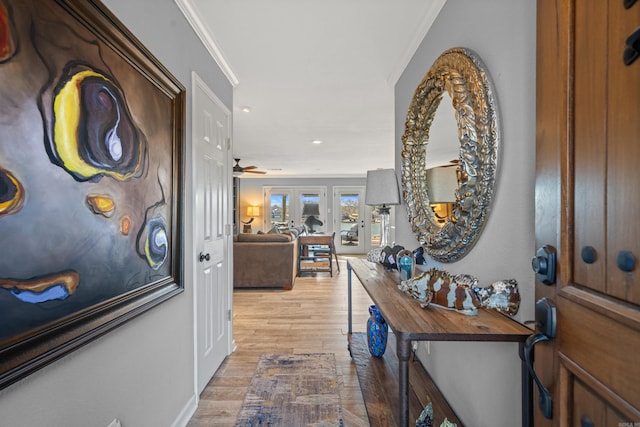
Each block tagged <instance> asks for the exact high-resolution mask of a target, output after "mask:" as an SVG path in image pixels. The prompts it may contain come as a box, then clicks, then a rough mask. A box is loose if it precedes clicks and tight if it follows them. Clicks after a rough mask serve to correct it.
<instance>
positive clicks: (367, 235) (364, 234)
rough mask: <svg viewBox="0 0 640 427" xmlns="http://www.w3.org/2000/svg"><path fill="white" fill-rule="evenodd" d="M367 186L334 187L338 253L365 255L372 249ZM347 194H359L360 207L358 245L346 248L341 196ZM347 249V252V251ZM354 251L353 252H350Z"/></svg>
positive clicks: (334, 226)
mask: <svg viewBox="0 0 640 427" xmlns="http://www.w3.org/2000/svg"><path fill="white" fill-rule="evenodd" d="M365 190H366V186H364V185H336V186H335V187H333V230H334V231H335V232H336V242H339V243H336V244H335V246H336V251H337V252H338V253H343V254H364V253H367V252H368V251H369V250H370V249H371V214H370V212H371V208H370V207H369V206H367V205H365V204H364V198H365ZM345 193H357V194H358V197H359V199H360V200H359V206H358V218H359V219H358V221H357V224H358V227H359V228H358V245H356V246H354V247H353V248H346V247H345V246H343V245H342V236H341V232H342V229H341V228H342V227H341V223H342V218H341V212H340V196H341V195H342V194H345ZM345 249H347V250H345ZM350 249H352V250H350Z"/></svg>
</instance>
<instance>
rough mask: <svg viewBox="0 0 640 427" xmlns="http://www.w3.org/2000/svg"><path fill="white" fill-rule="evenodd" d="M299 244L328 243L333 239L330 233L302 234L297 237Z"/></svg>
mask: <svg viewBox="0 0 640 427" xmlns="http://www.w3.org/2000/svg"><path fill="white" fill-rule="evenodd" d="M298 240H299V241H300V244H301V245H330V244H331V242H332V241H333V235H331V234H303V235H301V236H300V237H298Z"/></svg>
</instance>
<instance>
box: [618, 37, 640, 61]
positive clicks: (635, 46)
mask: <svg viewBox="0 0 640 427" xmlns="http://www.w3.org/2000/svg"><path fill="white" fill-rule="evenodd" d="M638 56H640V28H637V29H636V30H635V31H634V32H633V33H631V35H630V36H629V37H628V38H627V41H626V43H625V47H624V53H623V55H622V60H623V61H624V65H631V64H633V62H634V61H635V60H636V59H638Z"/></svg>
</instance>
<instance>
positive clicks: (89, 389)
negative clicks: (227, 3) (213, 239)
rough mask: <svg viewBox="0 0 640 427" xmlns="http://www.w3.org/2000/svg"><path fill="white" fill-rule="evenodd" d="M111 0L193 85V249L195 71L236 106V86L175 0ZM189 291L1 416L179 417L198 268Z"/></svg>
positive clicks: (61, 422) (20, 395)
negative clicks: (193, 284)
mask: <svg viewBox="0 0 640 427" xmlns="http://www.w3.org/2000/svg"><path fill="white" fill-rule="evenodd" d="M106 4H107V6H108V7H109V8H110V9H111V10H112V11H113V12H114V13H115V14H116V15H117V16H118V17H119V18H120V19H121V20H122V21H123V23H124V24H125V25H126V26H127V27H128V28H129V29H130V30H131V31H132V32H133V34H134V35H135V36H136V37H138V38H139V39H140V40H141V41H142V43H143V44H144V45H145V46H146V47H147V48H148V49H149V50H150V51H151V52H152V53H153V54H154V55H155V56H156V57H157V58H158V59H159V60H160V62H162V63H163V64H164V65H165V66H166V67H167V68H168V69H169V71H171V72H172V73H173V74H174V75H175V76H176V77H177V78H178V79H179V80H180V81H181V82H182V84H183V85H184V86H185V88H186V89H187V92H188V95H187V135H186V145H187V147H186V150H185V152H186V155H185V162H186V165H185V166H186V167H185V188H186V192H185V198H186V199H185V200H186V203H185V224H184V227H185V228H184V236H186V240H185V242H184V247H185V259H194V258H193V250H192V248H191V246H192V245H191V238H190V236H192V228H193V225H192V220H191V218H192V215H193V212H192V209H191V206H192V205H193V203H190V202H189V200H192V199H193V197H192V194H191V187H192V185H191V175H192V166H191V155H190V153H191V143H190V141H191V132H190V123H191V71H192V70H195V71H196V72H197V73H198V74H199V76H200V77H201V78H202V79H203V80H204V81H205V82H206V83H207V84H208V85H209V87H210V88H211V89H212V90H213V91H214V92H215V93H216V95H217V96H218V97H219V98H220V99H221V100H222V101H223V102H224V103H225V105H226V106H227V107H228V108H229V109H231V107H232V97H233V91H232V87H231V85H230V84H229V83H228V82H227V80H226V78H225V77H224V75H223V74H222V72H221V71H220V69H219V68H218V67H217V65H216V64H215V62H214V61H213V59H211V56H210V55H209V53H208V52H207V50H206V49H205V48H204V46H203V45H202V44H201V42H200V41H199V39H198V38H197V37H196V35H195V33H194V32H193V30H192V29H191V27H190V26H189V25H188V23H187V21H186V19H184V17H183V15H182V13H181V12H180V10H179V9H178V7H177V6H176V5H175V4H174V2H173V1H172V0H137V1H130V0H109V1H107V2H106ZM184 271H185V284H186V286H185V292H184V293H182V294H180V295H179V296H177V297H174V298H172V299H171V300H169V301H167V302H165V303H163V304H161V305H160V306H158V307H156V308H154V309H152V310H151V311H149V312H147V313H145V314H143V315H142V316H140V317H138V318H136V319H134V320H132V321H130V322H128V323H126V324H125V325H124V326H122V327H120V328H118V329H117V330H115V331H112V332H110V333H109V334H107V335H106V336H104V337H102V338H99V339H98V340H96V341H94V342H92V343H91V344H88V345H87V346H85V347H83V348H81V349H80V350H78V351H75V352H74V353H72V354H71V355H69V356H67V357H64V358H63V359H61V360H59V361H57V362H54V363H53V364H52V365H50V366H48V367H46V368H44V369H42V370H40V371H38V372H36V373H35V374H33V375H31V376H29V377H27V378H26V379H25V380H23V381H20V382H18V383H16V384H14V385H12V386H10V387H8V388H6V389H4V390H2V391H0V414H1V415H0V424H1V425H2V426H3V427H18V426H29V427H38V426H69V427H74V426H78V427H91V426H99V427H105V426H107V425H108V424H109V423H110V422H111V421H112V420H113V419H114V418H116V417H117V418H119V419H120V420H121V421H122V425H123V426H124V427H145V426H149V427H157V426H170V425H172V424H173V423H174V422H176V421H177V422H178V424H179V423H181V422H182V421H184V419H188V416H189V413H188V411H189V410H190V409H191V408H192V407H193V405H195V398H196V395H195V391H194V376H193V373H194V351H193V348H194V339H193V335H194V333H193V301H192V298H193V293H192V287H191V283H192V281H193V274H192V272H191V268H190V266H189V265H187V266H185V270H184Z"/></svg>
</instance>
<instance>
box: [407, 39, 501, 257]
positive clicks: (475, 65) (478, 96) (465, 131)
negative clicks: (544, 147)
mask: <svg viewBox="0 0 640 427" xmlns="http://www.w3.org/2000/svg"><path fill="white" fill-rule="evenodd" d="M445 94H447V95H448V96H446V97H444V98H443V95H445ZM443 99H445V102H451V104H452V106H453V109H454V111H455V116H456V122H457V125H458V135H457V140H458V142H459V147H458V148H459V158H458V159H457V162H455V163H456V166H455V167H456V179H457V188H456V189H455V190H454V194H453V197H452V201H451V203H450V206H448V208H449V209H448V213H447V215H448V217H447V220H446V221H445V222H444V223H443V222H442V221H440V220H439V219H440V216H436V211H437V209H436V208H437V206H436V205H435V204H433V203H432V202H431V199H430V191H429V188H428V184H427V182H428V180H427V176H428V175H431V173H430V172H429V168H430V166H429V159H428V158H427V145H428V143H429V134H430V128H431V125H432V122H433V119H434V117H435V114H436V111H437V110H438V106H440V102H441V101H442V100H443ZM499 139H500V131H499V126H498V112H497V106H496V101H495V99H494V91H493V86H492V83H491V81H490V79H489V76H488V73H487V72H486V69H485V67H484V64H483V63H482V61H481V60H480V58H479V57H478V56H477V55H476V54H475V53H474V52H473V51H471V50H470V49H465V48H453V49H449V50H447V51H445V52H444V53H443V54H442V55H440V56H439V57H438V59H436V61H435V62H434V63H433V65H432V66H431V69H430V70H429V72H428V73H427V75H426V76H425V77H424V79H423V80H422V82H421V83H420V85H419V86H418V88H417V89H416V91H415V94H414V95H413V99H412V101H411V105H410V106H409V111H408V113H407V119H406V122H405V132H404V135H403V136H402V145H403V150H402V190H403V197H404V200H405V203H406V205H407V213H408V215H409V221H410V223H411V228H412V229H413V231H414V233H416V236H417V238H418V241H419V242H420V244H421V245H422V246H423V247H424V249H425V251H426V252H427V253H428V254H429V256H431V257H432V258H433V259H436V260H438V261H441V262H453V261H457V260H459V259H460V258H462V257H464V256H465V255H466V254H467V253H468V252H469V250H470V249H471V248H472V247H473V245H474V244H475V243H476V241H477V239H478V237H479V236H480V233H481V231H482V229H483V227H484V224H485V221H486V218H487V216H488V214H489V209H490V205H491V199H492V196H493V189H494V182H495V177H496V167H497V161H498V147H499ZM430 185H432V184H430Z"/></svg>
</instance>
